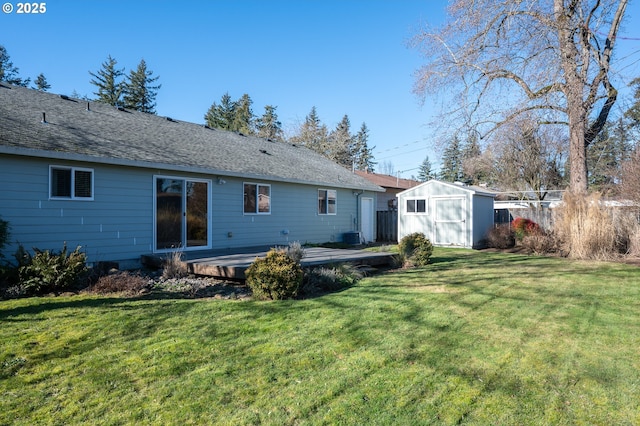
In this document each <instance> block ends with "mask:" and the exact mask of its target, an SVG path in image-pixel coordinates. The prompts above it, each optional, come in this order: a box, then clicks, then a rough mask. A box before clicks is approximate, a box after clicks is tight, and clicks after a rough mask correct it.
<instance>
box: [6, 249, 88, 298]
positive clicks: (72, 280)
mask: <svg viewBox="0 0 640 426" xmlns="http://www.w3.org/2000/svg"><path fill="white" fill-rule="evenodd" d="M33 250H34V252H35V255H33V256H31V254H29V253H28V252H26V251H24V250H21V251H19V253H18V254H17V256H16V257H19V256H22V258H21V259H19V263H20V266H19V267H18V274H19V277H20V285H21V286H22V288H23V289H24V292H25V294H27V295H31V294H41V293H45V292H50V291H52V292H55V293H59V292H61V291H64V290H69V289H71V288H72V287H73V286H74V285H75V284H77V283H78V282H79V280H80V278H81V276H82V275H83V274H84V273H86V272H87V266H86V262H87V256H86V255H85V254H84V253H82V252H81V251H80V246H78V247H76V249H75V250H74V251H72V252H71V253H67V245H66V243H65V244H64V246H63V248H62V251H60V252H59V253H55V252H52V251H50V250H44V251H42V250H39V249H37V248H34V249H33Z"/></svg>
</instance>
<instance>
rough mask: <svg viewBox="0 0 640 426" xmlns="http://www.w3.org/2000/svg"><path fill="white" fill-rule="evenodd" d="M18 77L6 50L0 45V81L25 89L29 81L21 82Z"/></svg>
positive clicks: (16, 69)
mask: <svg viewBox="0 0 640 426" xmlns="http://www.w3.org/2000/svg"><path fill="white" fill-rule="evenodd" d="M18 75H19V70H18V68H17V67H15V66H14V65H13V62H11V58H10V57H9V53H7V49H6V48H5V47H4V46H2V45H0V81H6V82H7V83H9V84H14V85H16V86H23V87H27V86H28V85H29V82H30V81H31V79H29V78H27V79H26V80H23V79H21V78H20V77H18Z"/></svg>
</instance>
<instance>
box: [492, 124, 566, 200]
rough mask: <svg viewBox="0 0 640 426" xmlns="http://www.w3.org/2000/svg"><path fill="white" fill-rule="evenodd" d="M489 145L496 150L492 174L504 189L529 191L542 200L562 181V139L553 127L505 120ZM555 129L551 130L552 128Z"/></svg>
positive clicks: (498, 184)
mask: <svg viewBox="0 0 640 426" xmlns="http://www.w3.org/2000/svg"><path fill="white" fill-rule="evenodd" d="M502 130H504V131H503V132H501V136H502V137H503V138H502V139H500V140H499V141H498V140H496V141H494V143H493V144H492V145H493V146H492V147H493V150H494V151H495V153H496V159H495V162H494V168H493V177H494V179H495V181H496V182H497V186H498V187H500V188H501V189H502V190H504V191H530V192H532V193H533V195H534V197H535V198H536V199H537V200H539V201H542V200H544V198H545V197H546V195H547V193H548V191H549V190H553V189H558V188H559V185H560V183H561V181H562V176H561V173H560V169H561V167H562V164H563V156H564V152H563V143H562V142H563V140H564V139H566V138H563V137H562V136H561V135H558V134H557V133H558V132H557V129H552V128H546V129H542V128H539V127H536V123H534V122H531V121H527V120H525V121H519V122H517V123H509V124H508V125H506V126H505V127H504V128H503V129H502ZM554 130H555V131H554Z"/></svg>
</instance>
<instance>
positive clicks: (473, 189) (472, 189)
mask: <svg viewBox="0 0 640 426" xmlns="http://www.w3.org/2000/svg"><path fill="white" fill-rule="evenodd" d="M432 185H442V186H447V187H450V188H454V189H456V190H460V191H464V192H467V193H471V194H473V195H479V196H483V197H492V198H495V197H496V195H497V193H496V192H493V191H490V190H489V189H487V188H483V187H481V186H474V185H465V184H463V183H452V182H443V181H440V180H435V179H432V180H430V181H427V182H424V183H421V184H420V185H418V186H414V187H413V188H409V189H407V190H405V191H402V192H400V193H399V194H398V196H401V195H405V194H407V193H409V192H412V191H416V190H418V189H419V188H423V187H426V186H432Z"/></svg>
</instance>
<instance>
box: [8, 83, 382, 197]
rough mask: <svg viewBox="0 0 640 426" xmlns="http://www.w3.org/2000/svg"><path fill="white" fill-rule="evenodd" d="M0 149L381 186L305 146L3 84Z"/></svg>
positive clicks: (276, 178)
mask: <svg viewBox="0 0 640 426" xmlns="http://www.w3.org/2000/svg"><path fill="white" fill-rule="evenodd" d="M87 105H89V109H87ZM43 114H45V118H46V122H41V120H42V119H43ZM0 153H5V154H16V155H27V156H34V157H43V158H58V159H62V160H78V161H90V162H98V163H106V164H119V165H127V166H135V167H151V168H162V169H165V170H174V171H183V172H198V173H206V174H214V175H215V174H220V175H225V176H236V177H242V178H248V179H266V180H273V181H284V182H296V183H305V184H311V185H322V186H331V187H339V188H349V189H365V190H370V191H378V192H381V191H384V190H383V189H382V188H380V187H379V186H377V185H375V184H373V183H371V182H369V181H368V180H366V179H363V178H361V177H360V176H358V175H356V174H354V173H352V172H351V171H349V170H347V169H345V168H344V167H342V166H340V165H338V164H336V163H334V162H332V161H330V160H328V159H326V158H325V157H322V156H321V155H320V154H317V153H315V152H313V151H311V150H309V149H307V148H304V147H300V146H296V145H293V144H290V143H285V142H276V141H270V140H268V139H262V138H258V137H252V136H244V135H241V134H238V133H234V132H227V131H222V130H217V129H209V128H207V127H205V126H203V125H198V124H194V123H187V122H183V121H178V120H173V119H171V118H168V117H160V116H157V115H153V114H147V113H142V112H137V111H129V110H126V111H125V110H119V109H117V108H114V107H112V106H110V105H107V104H103V103H98V102H90V103H88V102H87V101H83V100H78V99H72V98H69V97H67V96H63V95H55V94H51V93H44V92H40V91H36V90H32V89H27V88H23V87H18V86H11V85H8V84H6V83H2V84H0Z"/></svg>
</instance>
